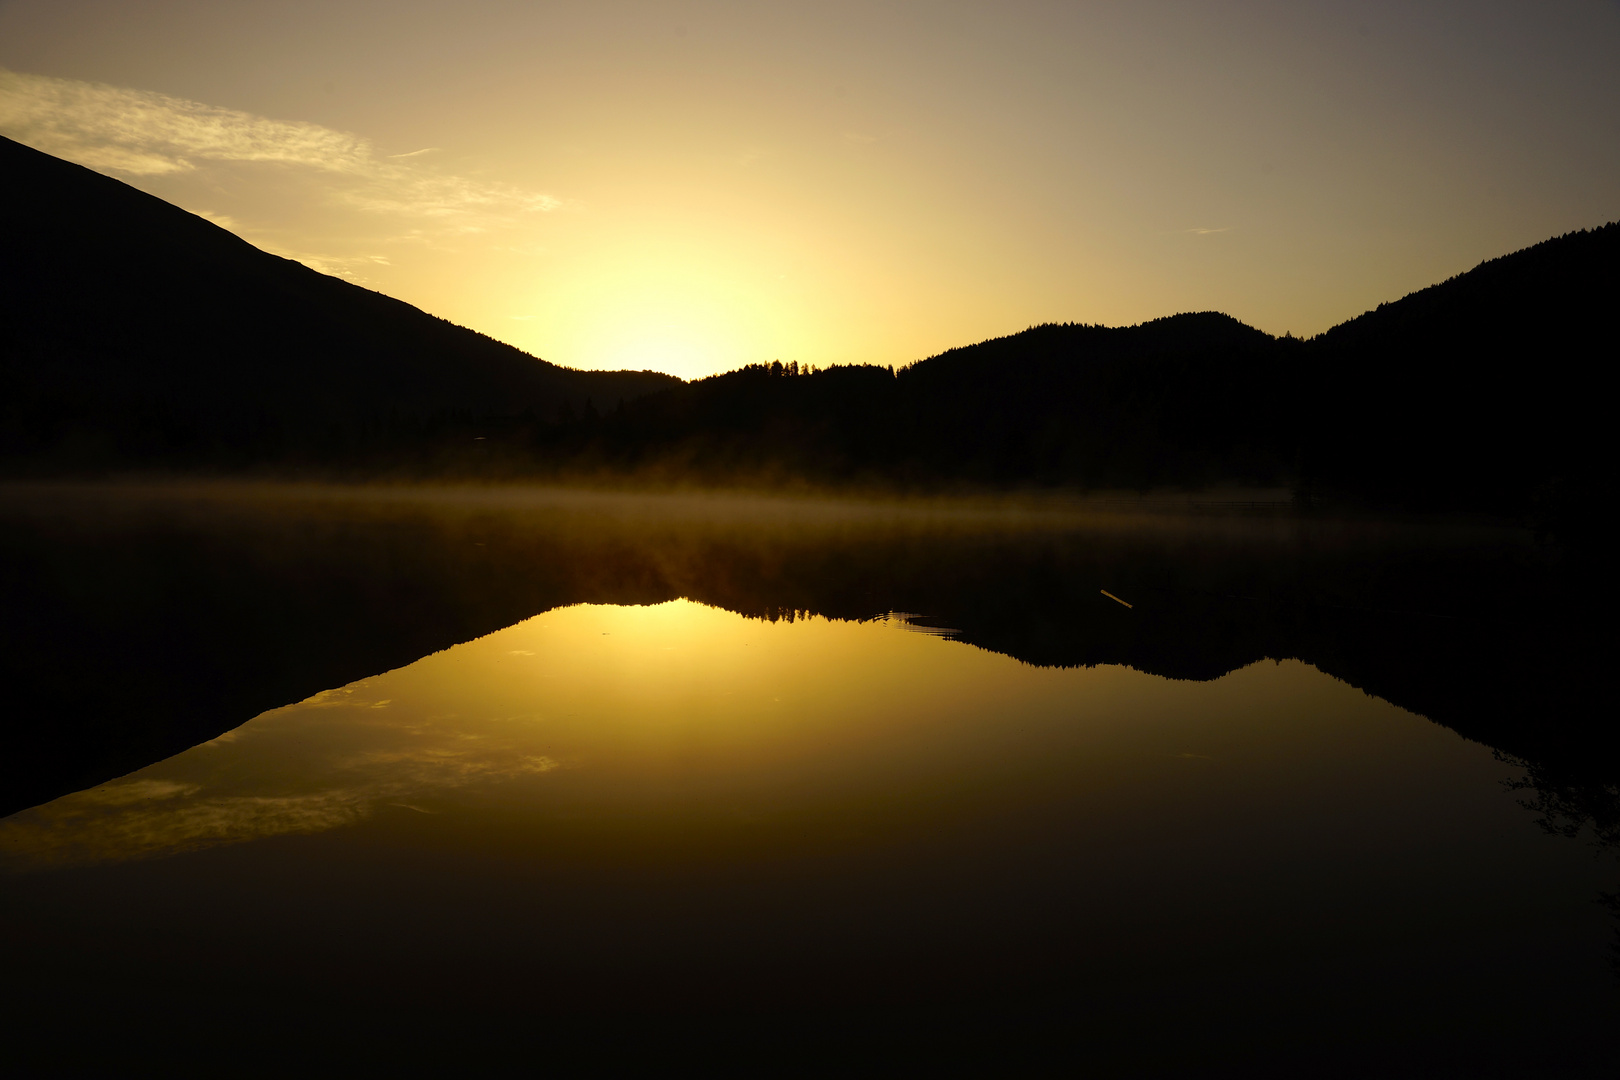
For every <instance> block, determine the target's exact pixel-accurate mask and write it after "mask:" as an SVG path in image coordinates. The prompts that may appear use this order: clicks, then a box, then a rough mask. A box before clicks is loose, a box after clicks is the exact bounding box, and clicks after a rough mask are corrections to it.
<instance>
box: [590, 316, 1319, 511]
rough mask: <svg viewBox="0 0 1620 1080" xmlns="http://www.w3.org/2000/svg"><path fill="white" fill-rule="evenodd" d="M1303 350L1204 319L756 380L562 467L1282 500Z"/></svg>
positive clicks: (705, 395)
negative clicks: (1284, 414)
mask: <svg viewBox="0 0 1620 1080" xmlns="http://www.w3.org/2000/svg"><path fill="white" fill-rule="evenodd" d="M1295 344H1297V343H1293V342H1287V343H1279V342H1277V341H1276V340H1274V339H1272V338H1271V337H1270V336H1268V335H1266V334H1264V333H1262V332H1260V331H1258V330H1255V329H1253V328H1252V327H1247V326H1244V325H1243V324H1242V323H1239V322H1238V321H1236V320H1235V319H1231V318H1228V317H1227V316H1224V315H1219V314H1213V313H1205V314H1196V315H1177V316H1173V317H1171V318H1167V319H1159V320H1157V321H1155V322H1151V323H1146V324H1144V325H1142V326H1135V327H1128V328H1122V329H1112V328H1108V327H1102V326H1079V325H1061V326H1058V325H1049V326H1037V327H1034V328H1032V329H1029V330H1026V331H1024V332H1023V333H1020V334H1014V335H1012V336H1011V337H1006V338H997V339H995V340H992V341H986V342H983V343H981V344H978V345H971V346H968V347H966V348H960V349H953V350H951V351H949V352H946V353H943V354H941V355H939V356H936V357H932V358H930V359H927V360H923V361H920V362H919V363H916V364H913V365H911V366H910V367H907V368H903V369H901V370H900V371H899V372H892V371H890V370H889V369H887V368H880V367H872V366H863V367H835V368H830V369H827V370H824V371H811V370H809V369H800V368H798V366H797V365H795V364H789V365H786V366H783V365H781V364H772V365H754V366H751V367H748V368H744V369H742V370H741V371H734V372H731V373H729V374H726V375H718V376H715V377H713V378H709V379H703V380H699V381H698V382H695V383H692V384H690V385H688V386H683V387H676V388H673V389H671V390H668V391H665V392H663V393H660V394H657V395H652V396H649V397H647V398H644V399H642V400H640V401H637V402H634V403H632V404H631V405H630V406H629V407H628V408H627V409H626V410H625V412H624V414H623V415H621V416H616V417H613V418H611V420H610V423H609V424H608V425H607V426H606V428H605V429H604V430H602V431H600V432H591V433H587V434H586V437H585V438H584V439H583V440H579V441H576V443H575V445H574V446H572V447H569V448H568V449H566V450H565V451H564V452H565V453H568V452H572V453H574V454H577V455H579V456H582V457H592V456H595V457H597V458H599V459H600V460H601V461H602V462H603V463H604V464H606V465H607V466H608V467H611V468H614V469H621V470H622V469H629V470H653V471H656V470H657V469H658V467H659V465H660V463H664V462H679V463H680V468H681V469H683V470H686V471H688V472H690V473H694V474H696V475H698V476H700V477H712V478H716V479H719V478H725V477H729V476H737V475H741V476H744V477H750V476H761V475H763V476H766V477H783V476H791V477H803V478H807V479H810V480H814V481H823V482H847V481H852V480H853V481H863V482H876V483H889V484H893V483H900V484H903V485H906V486H922V487H935V486H940V485H947V486H949V485H957V484H971V485H979V486H996V487H1001V486H1021V485H1040V486H1054V485H1061V486H1069V487H1086V488H1097V487H1151V486H1154V485H1162V484H1187V485H1197V484H1203V483H1209V482H1212V481H1217V480H1224V479H1232V478H1242V479H1248V480H1253V481H1259V482H1274V481H1277V480H1280V479H1282V478H1283V476H1284V462H1285V461H1286V458H1287V453H1286V450H1287V447H1286V446H1285V445H1284V443H1285V442H1286V440H1284V439H1282V438H1281V436H1280V435H1279V432H1278V431H1277V430H1276V428H1277V424H1276V423H1275V414H1276V412H1277V410H1278V408H1279V405H1280V403H1281V402H1282V401H1283V400H1284V399H1285V398H1286V395H1287V393H1288V388H1289V387H1290V386H1291V385H1292V383H1293V381H1294V376H1293V374H1292V372H1291V365H1290V361H1291V356H1292V353H1293V349H1292V348H1291V346H1293V345H1295ZM562 437H563V438H564V439H566V438H567V435H566V434H563V436H562ZM576 438H577V437H576Z"/></svg>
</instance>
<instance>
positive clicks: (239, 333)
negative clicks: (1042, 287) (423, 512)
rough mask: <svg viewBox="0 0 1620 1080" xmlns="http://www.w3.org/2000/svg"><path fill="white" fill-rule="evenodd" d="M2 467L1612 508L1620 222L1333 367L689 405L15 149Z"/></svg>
mask: <svg viewBox="0 0 1620 1080" xmlns="http://www.w3.org/2000/svg"><path fill="white" fill-rule="evenodd" d="M0 196H3V197H4V198H5V205H6V209H5V211H4V212H3V217H0V260H3V263H0V265H3V266H4V269H5V274H6V279H7V285H8V287H7V288H6V289H5V290H4V291H3V293H0V460H9V462H10V463H11V464H10V465H9V466H8V467H10V468H12V469H13V470H15V468H17V467H18V463H21V466H22V467H27V466H28V464H29V463H30V462H32V463H34V464H35V465H36V466H38V467H42V468H52V469H56V470H59V471H60V470H69V471H71V470H73V469H77V468H83V467H85V466H89V467H97V466H100V467H105V466H107V465H115V464H157V465H163V466H167V467H176V468H182V469H185V468H202V469H207V470H211V471H220V470H226V471H228V470H230V469H234V468H261V469H263V468H269V469H272V470H275V469H279V468H283V467H285V466H288V465H293V466H297V465H299V464H302V463H315V464H319V465H323V466H325V467H338V468H344V467H352V468H353V469H354V470H355V471H358V472H360V473H367V472H370V473H376V472H378V471H389V470H391V469H392V470H395V471H405V472H411V471H415V472H418V473H421V472H435V473H439V474H445V473H456V472H460V473H475V474H476V473H484V474H490V473H499V474H503V475H510V476H523V475H526V476H531V477H546V478H557V477H568V476H575V477H599V476H602V475H616V476H625V475H633V476H638V477H640V478H642V479H644V480H648V481H651V482H669V483H693V482H696V483H723V484H737V483H742V484H752V485H767V486H775V485H784V484H786V485H792V484H803V483H810V484H826V485H834V486H840V485H850V484H854V485H861V486H868V487H875V488H884V489H896V488H899V489H910V490H941V489H951V488H960V487H970V488H996V489H1006V488H1027V487H1036V488H1039V487H1062V488H1071V489H1075V488H1078V489H1097V488H1138V489H1146V488H1152V487H1166V486H1173V487H1185V488H1197V487H1201V486H1206V485H1210V484H1215V483H1223V482H1237V483H1249V484H1263V485H1281V484H1289V485H1293V486H1294V487H1296V489H1299V490H1302V491H1303V492H1304V493H1306V494H1310V495H1313V496H1314V495H1316V494H1323V495H1326V496H1329V497H1348V498H1350V499H1352V500H1355V501H1360V502H1366V503H1373V504H1384V505H1398V506H1406V507H1424V508H1429V509H1443V510H1458V509H1466V510H1484V511H1490V512H1497V513H1507V514H1520V515H1522V514H1526V513H1530V512H1532V511H1533V512H1535V513H1536V514H1538V515H1539V517H1540V519H1541V520H1542V522H1543V523H1544V524H1546V525H1548V527H1550V528H1553V529H1555V530H1557V531H1561V532H1564V533H1567V534H1572V533H1574V532H1581V533H1584V534H1585V535H1589V536H1596V535H1598V534H1599V533H1600V532H1601V522H1602V520H1603V519H1605V518H1606V516H1607V515H1608V513H1609V510H1608V507H1609V505H1610V503H1611V502H1612V498H1611V495H1612V493H1613V491H1614V479H1613V477H1612V475H1611V472H1612V470H1611V467H1610V463H1611V462H1612V461H1613V460H1614V459H1615V456H1616V455H1615V449H1616V447H1615V441H1614V434H1613V431H1614V425H1613V424H1612V423H1610V422H1609V421H1608V417H1607V416H1606V412H1605V410H1606V409H1607V408H1608V404H1607V403H1608V401H1609V399H1610V395H1611V387H1612V384H1613V374H1612V367H1613V362H1614V360H1613V358H1614V355H1615V352H1616V350H1615V343H1614V342H1615V330H1614V325H1613V319H1612V314H1611V312H1612V308H1613V297H1615V296H1617V295H1620V224H1611V225H1606V226H1603V227H1601V228H1598V229H1594V230H1590V231H1582V232H1575V233H1570V234H1568V235H1565V236H1561V237H1557V238H1555V239H1552V240H1548V241H1546V242H1545V243H1542V244H1538V245H1536V246H1535V247H1532V248H1528V249H1526V250H1524V251H1520V252H1517V253H1515V254H1512V255H1508V256H1504V257H1502V258H1499V259H1493V260H1491V261H1489V262H1486V263H1483V264H1481V265H1480V266H1478V267H1476V268H1474V269H1473V270H1471V271H1469V272H1467V273H1465V274H1461V275H1459V276H1457V277H1454V278H1452V279H1450V280H1449V281H1446V282H1443V283H1441V284H1439V285H1435V286H1433V287H1432V288H1428V289H1424V290H1422V291H1420V292H1417V293H1413V294H1412V295H1410V296H1407V297H1405V298H1404V299H1401V300H1398V301H1396V302H1394V303H1389V304H1384V305H1381V306H1380V307H1379V308H1378V309H1377V310H1375V311H1370V312H1368V313H1366V314H1365V315H1362V316H1360V317H1359V318H1356V319H1352V320H1350V321H1349V322H1347V323H1344V324H1342V325H1340V326H1336V327H1334V328H1333V329H1331V330H1329V331H1328V332H1326V333H1325V334H1322V335H1319V336H1318V337H1316V338H1313V339H1311V340H1309V341H1299V340H1297V339H1294V338H1292V337H1284V338H1275V337H1272V336H1271V335H1269V334H1266V333H1264V332H1262V331H1260V330H1257V329H1255V328H1253V327H1250V326H1245V325H1244V324H1242V323H1240V322H1238V321H1237V320H1236V319H1233V318H1231V317H1229V316H1226V315H1222V314H1219V313H1216V312H1202V313H1190V314H1181V315H1174V316H1170V317H1168V318H1163V319H1157V320H1154V321H1152V322H1147V323H1143V324H1141V325H1139V326H1131V327H1104V326H1083V325H1073V324H1063V325H1044V326H1036V327H1032V328H1030V329H1028V330H1025V331H1023V332H1022V333H1018V334H1013V335H1010V336H1008V337H1003V338H996V339H993V340H990V341H984V342H980V343H978V344H976V345H970V346H966V347H964V348H959V349H952V350H950V351H948V352H945V353H941V354H940V355H938V356H934V357H930V358H928V359H925V360H921V361H918V362H916V363H914V364H910V365H908V366H905V367H902V368H901V369H900V370H898V371H895V370H893V369H891V368H887V367H877V366H873V365H857V366H845V367H834V368H830V369H826V370H819V371H818V370H813V369H810V368H801V367H800V366H799V365H797V364H787V365H783V364H781V363H773V364H768V365H767V364H754V365H750V366H748V367H746V368H743V369H741V370H739V371H733V372H729V373H727V374H724V375H718V376H714V377H712V378H709V379H702V380H698V381H696V382H693V383H690V384H687V383H683V382H681V381H680V380H679V379H675V378H672V377H670V376H665V375H659V374H657V373H653V372H639V373H633V372H583V371H573V370H569V369H566V368H560V367H556V366H554V365H551V364H547V363H545V362H543V361H540V360H537V359H535V358H534V357H531V356H528V355H527V354H525V353H522V352H520V351H519V350H517V349H513V348H511V347H509V346H506V345H502V344H500V343H499V342H496V341H493V340H491V339H489V338H486V337H483V336H482V335H479V334H476V333H473V332H472V331H469V330H465V329H462V328H460V327H456V326H452V325H451V324H449V323H446V322H444V321H442V320H439V319H435V318H433V317H432V316H429V315H427V314H425V313H423V312H421V311H418V310H417V309H415V308H412V307H410V306H409V305H407V304H404V303H401V302H399V301H397V300H392V299H390V298H388V297H385V296H381V295H379V294H376V293H372V292H368V291H366V290H364V289H361V288H358V287H356V286H354V285H351V284H349V283H347V282H343V281H340V280H337V279H335V278H331V277H327V276H325V275H322V274H318V273H316V272H315V271H312V270H310V269H308V268H306V267H303V266H301V265H299V264H297V263H294V262H290V261H288V260H284V259H278V258H275V257H273V256H271V255H267V254H265V253H264V252H262V251H259V250H257V249H255V248H253V247H252V246H250V245H248V244H247V243H245V242H243V241H242V240H240V239H238V238H237V237H235V236H233V235H231V234H230V233H228V232H226V231H224V230H222V229H219V228H217V227H215V226H213V225H211V224H210V223H208V222H206V221H204V220H202V219H200V218H197V217H195V216H193V215H191V214H187V213H185V212H184V211H181V210H179V209H177V208H176V207H173V206H170V205H168V204H166V203H163V202H162V201H160V200H158V199H154V198H152V197H150V196H147V195H143V194H141V193H140V192H137V191H135V190H133V189H131V188H129V187H127V186H126V185H123V184H121V183H118V182H117V181H115V180H111V179H109V178H107V177H104V176H99V175H97V174H95V173H93V172H90V171H89V170H86V169H82V168H80V167H78V166H75V165H71V164H68V163H67V162H63V161H59V160H57V159H54V158H51V157H49V156H47V155H44V154H41V153H38V152H37V151H33V150H30V149H28V148H26V147H23V146H21V145H19V144H17V143H14V142H9V141H5V140H0Z"/></svg>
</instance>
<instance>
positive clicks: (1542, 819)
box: [1496, 751, 1620, 976]
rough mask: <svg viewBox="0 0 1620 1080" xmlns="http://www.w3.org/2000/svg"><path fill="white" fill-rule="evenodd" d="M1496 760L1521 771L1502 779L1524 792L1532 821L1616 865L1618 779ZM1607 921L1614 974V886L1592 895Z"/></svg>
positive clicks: (1619, 964) (1619, 940)
mask: <svg viewBox="0 0 1620 1080" xmlns="http://www.w3.org/2000/svg"><path fill="white" fill-rule="evenodd" d="M1496 756H1497V758H1498V759H1499V760H1502V761H1506V762H1508V763H1509V764H1511V765H1514V766H1516V767H1518V768H1521V769H1523V770H1524V775H1523V776H1522V777H1520V778H1518V779H1517V780H1509V781H1507V787H1508V789H1509V790H1511V791H1519V792H1526V793H1528V795H1529V797H1527V798H1523V799H1520V800H1519V805H1520V806H1523V807H1524V808H1525V809H1526V810H1529V811H1530V812H1531V813H1533V814H1535V815H1536V824H1537V825H1540V826H1541V827H1542V828H1543V829H1545V830H1546V831H1547V832H1548V833H1551V834H1553V835H1555V836H1563V837H1567V838H1568V839H1571V840H1579V839H1584V840H1585V841H1586V842H1587V843H1588V844H1590V845H1591V846H1592V848H1593V853H1594V855H1596V856H1597V857H1598V858H1605V859H1613V860H1614V861H1615V862H1616V863H1617V864H1620V782H1616V781H1615V780H1614V779H1611V778H1605V777H1602V776H1598V775H1594V774H1592V773H1590V772H1588V771H1585V770H1582V769H1580V768H1578V767H1573V766H1569V765H1563V764H1546V763H1542V762H1532V761H1524V760H1521V759H1519V758H1515V757H1511V756H1508V755H1506V754H1503V753H1502V752H1501V751H1497V752H1496ZM1598 900H1599V902H1600V903H1601V904H1602V905H1603V906H1604V907H1606V908H1607V909H1608V911H1609V917H1610V919H1611V920H1612V922H1613V927H1614V941H1613V943H1612V944H1610V946H1609V964H1610V966H1611V967H1613V968H1614V972H1615V974H1616V975H1617V976H1620V889H1616V891H1614V892H1601V893H1599V894H1598Z"/></svg>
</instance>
